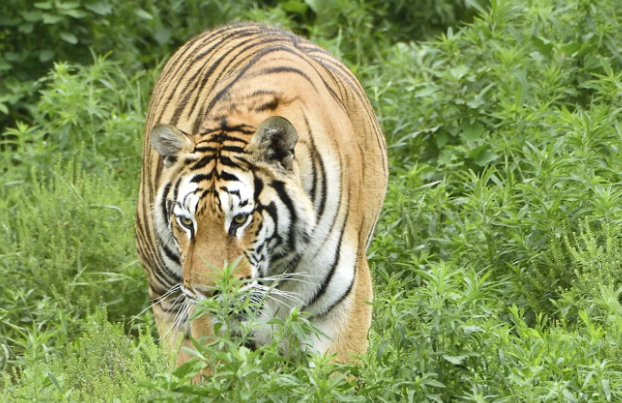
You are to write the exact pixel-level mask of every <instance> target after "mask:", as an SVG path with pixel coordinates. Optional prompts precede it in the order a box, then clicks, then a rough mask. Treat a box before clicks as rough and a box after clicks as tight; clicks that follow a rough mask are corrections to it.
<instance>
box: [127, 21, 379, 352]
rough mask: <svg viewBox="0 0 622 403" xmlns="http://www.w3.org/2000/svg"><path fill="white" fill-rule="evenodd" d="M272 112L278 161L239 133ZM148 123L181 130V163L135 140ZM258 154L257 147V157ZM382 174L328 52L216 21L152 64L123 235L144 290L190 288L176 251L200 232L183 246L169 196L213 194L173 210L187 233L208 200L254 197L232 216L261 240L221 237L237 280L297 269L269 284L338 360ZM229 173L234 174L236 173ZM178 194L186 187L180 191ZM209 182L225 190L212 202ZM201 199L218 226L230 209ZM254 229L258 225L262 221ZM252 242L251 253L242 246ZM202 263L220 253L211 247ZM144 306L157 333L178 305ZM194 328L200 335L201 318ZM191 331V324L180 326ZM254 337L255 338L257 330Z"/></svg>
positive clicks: (366, 110) (355, 315)
mask: <svg viewBox="0 0 622 403" xmlns="http://www.w3.org/2000/svg"><path fill="white" fill-rule="evenodd" d="M275 116H278V117H282V118H284V119H285V120H286V121H287V122H290V123H291V126H293V129H295V131H296V136H295V137H296V140H297V141H295V142H294V144H295V148H293V150H292V157H293V161H292V165H291V169H290V170H287V169H285V170H282V169H281V168H283V166H284V164H285V163H286V162H283V161H285V160H286V158H287V156H283V155H281V154H283V153H285V154H287V150H285V149H281V148H279V144H278V143H275V144H274V145H271V146H270V145H268V146H266V147H268V148H269V147H272V149H270V150H269V153H268V154H266V152H265V151H264V152H263V154H262V153H259V152H258V151H256V148H257V147H260V145H259V144H258V143H257V141H256V139H255V140H253V137H257V136H256V135H255V134H256V132H258V131H259V130H258V128H260V127H261V126H262V123H263V122H266V121H268V120H269V118H271V117H275ZM156 125H164V126H160V127H171V128H172V129H171V130H174V128H177V129H179V131H180V132H181V133H184V135H186V136H187V137H188V138H189V139H190V143H188V144H191V145H190V146H188V147H189V148H188V150H187V152H186V153H185V154H183V159H184V160H183V161H179V160H178V158H182V157H181V154H179V155H177V154H176V155H174V156H169V157H165V156H164V155H163V154H162V152H161V150H160V152H159V151H158V150H156V149H155V148H154V147H155V146H154V144H153V141H154V140H153V139H152V140H151V142H150V141H149V138H150V135H151V136H153V128H154V127H156ZM271 130H272V131H278V128H277V129H275V128H272V129H271ZM283 130H286V129H283ZM167 133H168V132H167ZM163 136H164V137H163V138H164V143H163V144H164V146H161V147H164V148H166V147H165V146H166V144H167V143H166V142H167V141H169V139H168V137H166V136H168V135H163ZM267 141H268V142H269V139H268V140H267ZM161 144H162V143H161ZM266 144H267V143H266ZM249 150H255V151H253V152H250V151H249ZM258 153H259V154H258ZM260 154H261V155H263V156H265V155H270V156H271V157H269V158H272V160H275V161H277V162H279V164H276V165H275V168H274V169H273V170H272V171H274V172H271V168H270V167H271V165H270V164H269V163H266V164H264V165H262V166H263V167H264V168H263V169H258V168H257V167H256V164H255V162H254V161H255V160H254V159H253V158H256V155H260ZM253 156H255V157H253ZM167 158H168V159H167ZM257 158H259V157H257ZM266 158H268V157H265V158H264V157H260V158H259V160H260V161H259V162H258V164H259V165H261V164H263V162H265V161H267V159H266ZM272 160H270V161H272ZM262 161H263V162H262ZM288 166H289V165H288ZM266 167H267V168H266ZM260 171H261V172H260ZM387 173H388V168H387V158H386V146H385V142H384V138H383V136H382V133H381V131H380V129H379V126H378V123H377V120H376V118H375V115H374V112H373V110H372V108H371V105H370V104H369V101H368V100H367V98H366V95H365V93H364V91H363V89H362V88H361V86H360V84H359V83H358V81H357V80H356V78H355V77H354V75H352V73H351V72H350V71H349V70H348V69H347V68H346V67H345V66H344V65H343V64H341V63H340V62H339V61H337V60H336V59H335V58H333V57H332V56H331V55H330V54H329V53H328V52H326V51H325V50H323V49H322V48H320V47H318V46H316V45H314V44H313V43H311V42H309V41H307V40H304V39H302V38H299V37H298V36H295V35H293V34H291V33H289V32H286V31H283V30H280V29H276V28H272V27H268V26H264V25H259V24H241V25H231V26H224V27H221V28H218V29H216V30H213V31H210V32H207V33H204V34H202V35H200V36H198V37H196V38H194V39H193V40H191V41H190V42H188V43H187V44H186V45H185V46H183V47H182V48H181V49H179V50H178V51H177V52H176V53H175V54H174V55H173V56H172V57H171V59H170V60H169V62H168V63H167V64H166V66H165V68H164V69H163V71H162V73H161V75H160V78H159V80H158V82H157V84H156V86H155V88H154V91H153V95H152V100H151V104H150V108H149V114H148V118H147V124H146V128H145V142H144V148H143V169H142V173H141V187H140V196H139V202H138V214H137V222H136V233H137V247H138V252H139V255H140V257H141V261H142V263H143V265H144V267H145V269H146V271H147V274H148V276H149V289H150V295H151V297H152V298H154V299H155V298H158V297H161V296H162V295H164V294H165V293H167V292H169V291H170V290H172V289H174V288H175V287H176V286H177V285H180V287H182V288H184V289H185V288H187V287H190V286H191V285H187V284H186V283H187V282H188V280H187V278H188V277H189V276H191V274H189V273H191V272H192V271H193V270H194V271H196V270H198V269H196V268H189V267H188V266H189V263H188V261H189V258H188V256H189V254H188V253H190V252H188V253H186V252H184V251H189V250H191V249H189V248H192V247H195V246H192V245H193V242H194V244H196V243H197V240H198V239H200V238H196V237H195V238H192V235H191V234H190V235H188V241H189V242H188V245H186V240H185V239H184V237H183V235H179V236H178V235H176V231H177V232H179V233H180V234H181V232H180V230H179V228H177V227H176V225H177V224H175V220H174V218H175V213H174V212H173V211H172V209H174V208H175V206H169V201H171V200H172V201H173V203H181V202H183V203H186V201H187V200H190V199H192V198H193V197H195V196H196V194H197V193H200V194H202V195H204V197H203V198H204V199H205V200H207V199H208V198H209V197H213V199H211V200H212V202H208V201H205V200H201V201H197V202H196V203H197V204H196V206H195V207H196V211H195V212H194V213H193V214H195V217H191V218H185V217H182V218H185V219H186V220H194V221H193V222H194V224H193V225H194V226H195V227H196V231H197V232H196V234H195V235H196V236H199V235H200V232H201V225H202V224H201V222H200V218H198V217H199V216H198V215H197V214H199V211H204V210H205V211H207V210H209V208H207V207H205V208H203V207H198V206H203V205H204V204H205V205H208V204H209V205H210V206H212V205H218V204H221V200H225V203H229V204H231V205H233V204H235V203H234V202H233V200H235V201H236V202H237V203H238V204H237V205H236V206H235V209H237V210H236V211H238V210H240V211H241V210H242V209H243V208H244V206H241V202H242V201H243V200H242V199H244V197H246V196H244V194H245V192H247V193H248V194H249V196H248V197H246V203H247V204H249V203H250V204H252V205H253V206H255V207H254V210H253V212H252V213H248V214H249V217H250V218H249V219H248V221H249V222H250V224H245V225H248V226H249V228H250V225H253V224H255V223H257V222H260V223H259V224H258V228H259V227H261V229H259V230H257V231H256V232H257V233H259V232H261V231H264V232H266V234H265V236H264V238H265V239H259V238H261V236H260V235H257V237H256V238H254V239H249V240H248V241H247V244H248V247H246V246H244V245H247V244H244V243H243V241H242V238H243V237H244V236H250V235H243V234H242V235H237V237H238V238H239V239H238V240H237V241H236V240H234V241H235V242H237V243H236V245H237V248H238V249H236V250H238V251H241V252H242V254H244V256H246V259H247V261H248V266H249V269H248V270H249V273H250V274H249V276H251V275H252V277H253V279H254V278H257V279H262V278H269V277H271V276H274V275H281V274H283V273H297V274H298V275H300V276H304V278H305V279H307V280H309V279H311V280H310V281H304V282H303V281H283V283H282V284H280V285H279V288H280V289H282V290H284V291H285V292H290V293H292V295H296V296H297V297H296V299H297V301H299V302H297V303H296V304H293V303H292V301H291V300H283V301H280V302H281V303H285V304H288V305H302V306H303V309H304V310H305V311H308V312H310V313H311V315H312V318H313V319H314V321H315V324H316V326H318V327H319V328H320V329H321V330H323V331H324V332H325V333H327V334H328V335H329V336H330V337H331V338H332V341H323V342H318V344H317V345H316V346H314V347H315V348H316V349H317V350H319V351H336V352H337V353H338V356H339V358H340V359H343V360H346V359H347V353H348V352H360V351H362V350H364V349H365V348H366V334H367V330H368V329H369V325H370V320H371V308H370V307H369V305H367V304H365V301H370V300H372V298H373V296H372V290H371V279H370V274H369V269H368V266H367V261H366V256H365V251H366V247H367V245H368V244H369V242H370V240H371V236H372V234H373V229H374V226H375V223H376V221H377V219H378V215H379V213H380V209H381V206H382V202H383V199H384V194H385V189H386V184H387ZM245 175H246V176H245ZM282 175H285V176H282ZM243 177H248V181H246V182H245V181H244V180H241V181H240V180H239V179H240V178H243ZM282 177H286V178H287V180H286V181H284V180H282V179H281V178H282ZM238 182H239V183H238ZM251 182H252V185H251ZM244 183H247V186H245V185H244ZM281 183H284V184H286V185H282V184H281ZM247 188H248V189H247ZM294 188H296V189H294ZM298 188H299V189H298ZM210 189H211V190H210ZM223 189H226V190H223ZM233 189H237V190H233ZM258 189H259V190H258ZM184 191H187V192H188V194H186V195H181V193H183V192H184ZM223 192H224V193H228V194H227V196H226V198H225V199H223V196H222V193H223ZM236 192H237V194H236ZM262 192H263V193H262ZM191 193H192V196H189V195H190V194H191ZM251 193H252V196H250V194H251ZM253 197H254V198H253ZM196 198H197V199H198V198H199V197H198V196H197V197H196ZM262 198H263V199H262ZM167 200H168V201H167ZM249 200H250V201H249ZM188 203H190V202H188ZM192 203H194V202H192ZM210 203H211V204H210ZM270 205H274V206H273V208H272V209H270V208H269V206H270ZM307 205H308V207H304V206H307ZM210 208H211V209H212V210H213V211H212V212H211V213H209V214H215V215H214V217H222V220H223V223H225V224H224V225H225V226H227V225H229V227H227V228H228V231H229V236H231V234H230V232H231V231H230V229H231V228H232V226H233V222H232V221H231V220H232V219H231V217H228V214H229V215H230V214H233V213H232V212H229V211H224V210H223V208H222V206H221V207H210ZM297 209H301V210H297ZM305 209H306V210H305ZM190 210H192V208H191V207H189V210H188V211H190ZM225 210H226V208H225ZM183 214H185V213H182V215H183ZM201 214H203V213H201ZM204 214H208V213H204ZM245 214H246V213H245ZM238 215H239V214H238ZM171 217H172V218H173V219H172V220H171ZM206 217H207V215H206ZM210 217H211V216H210ZM236 217H237V216H236ZM210 220H211V221H213V220H215V219H211V218H210ZM303 222H304V223H305V226H304V228H303V226H302V224H301V223H303ZM226 223H229V224H226ZM206 225H207V224H206ZM268 225H271V226H272V227H273V228H272V232H270V231H268V230H266V229H265V228H264V227H265V226H268ZM299 227H300V228H299ZM206 231H207V230H205V231H203V232H206ZM210 231H212V230H210ZM216 237H217V236H216ZM211 239H214V236H212V238H211ZM279 240H280V241H281V242H280V243H279ZM234 241H232V242H234ZM205 242H212V241H205ZM223 242H225V241H223ZM182 244H183V245H182ZM222 245H225V244H222ZM195 248H196V247H195ZM222 248H228V247H227V246H222ZM245 248H246V249H245ZM262 248H263V250H264V252H261V253H259V252H257V251H256V250H255V249H257V250H260V249H262ZM249 251H252V252H249ZM262 253H263V254H262ZM264 255H265V256H264ZM223 256H224V255H223ZM214 259H216V261H218V262H221V260H220V259H222V256H220V255H218V256H216V257H214ZM229 261H231V260H229ZM266 261H268V262H269V263H266ZM220 264H222V262H221V263H220ZM188 284H189V283H188ZM273 305H274V303H273ZM286 311H287V310H283V309H278V306H277V305H274V306H270V303H269V302H266V306H265V308H264V309H263V311H262V315H263V316H264V318H266V319H269V318H270V317H272V316H275V315H277V316H279V315H285V314H287V312H286ZM154 312H155V314H156V319H157V320H158V323H159V328H160V330H161V331H162V326H164V327H166V326H165V325H161V323H172V322H174V321H175V319H176V316H177V315H179V314H180V312H179V303H178V301H175V300H173V299H166V298H165V299H163V300H162V301H161V303H160V304H159V305H157V306H156V307H155V308H154ZM196 326H197V328H200V329H201V330H200V332H203V333H204V334H208V333H209V330H208V329H207V327H209V323H207V322H206V323H203V324H197V325H196ZM197 332H199V330H197ZM197 332H195V329H193V330H192V333H193V335H194V333H197ZM182 333H183V331H182ZM197 334H198V333H197ZM256 336H257V340H258V341H259V342H261V341H262V340H267V339H268V338H269V335H262V334H258V335H256Z"/></svg>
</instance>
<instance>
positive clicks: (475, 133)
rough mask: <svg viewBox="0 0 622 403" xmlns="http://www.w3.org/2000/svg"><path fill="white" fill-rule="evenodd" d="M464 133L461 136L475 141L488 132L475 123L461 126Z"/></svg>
mask: <svg viewBox="0 0 622 403" xmlns="http://www.w3.org/2000/svg"><path fill="white" fill-rule="evenodd" d="M461 129H462V133H460V136H461V137H462V138H464V139H466V140H470V141H475V140H477V139H479V138H480V137H482V134H484V133H485V132H486V128H485V127H484V126H482V125H481V124H479V123H478V122H475V123H463V124H462V126H461Z"/></svg>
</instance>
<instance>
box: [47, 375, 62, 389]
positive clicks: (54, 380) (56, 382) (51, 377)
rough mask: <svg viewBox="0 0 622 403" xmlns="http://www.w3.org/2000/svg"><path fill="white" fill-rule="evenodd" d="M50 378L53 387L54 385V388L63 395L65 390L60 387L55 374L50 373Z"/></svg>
mask: <svg viewBox="0 0 622 403" xmlns="http://www.w3.org/2000/svg"><path fill="white" fill-rule="evenodd" d="M48 378H49V379H50V381H52V385H54V387H55V388H56V390H57V391H59V392H60V393H63V389H62V388H61V387H60V385H59V384H58V380H57V379H56V377H55V376H54V374H53V373H51V372H48Z"/></svg>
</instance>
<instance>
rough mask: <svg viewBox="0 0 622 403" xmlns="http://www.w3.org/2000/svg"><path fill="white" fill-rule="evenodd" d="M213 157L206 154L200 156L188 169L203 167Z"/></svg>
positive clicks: (213, 157) (213, 156)
mask: <svg viewBox="0 0 622 403" xmlns="http://www.w3.org/2000/svg"><path fill="white" fill-rule="evenodd" d="M215 158H216V156H215V155H206V156H205V157H203V158H201V159H200V160H199V161H198V162H197V163H196V164H194V165H193V166H192V167H190V169H192V170H196V169H200V168H203V167H205V166H206V165H207V164H209V163H210V162H211V161H212V160H213V159H215Z"/></svg>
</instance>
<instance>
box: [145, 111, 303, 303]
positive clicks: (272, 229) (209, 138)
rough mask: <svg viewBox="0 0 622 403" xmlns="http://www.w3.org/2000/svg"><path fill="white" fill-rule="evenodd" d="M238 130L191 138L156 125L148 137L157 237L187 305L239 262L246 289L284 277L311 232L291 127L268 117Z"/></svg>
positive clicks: (295, 136)
mask: <svg viewBox="0 0 622 403" xmlns="http://www.w3.org/2000/svg"><path fill="white" fill-rule="evenodd" d="M238 129H239V130H238V132H237V133H236V134H235V135H232V134H231V133H230V132H227V131H226V130H224V129H223V130H213V131H210V132H209V134H204V135H194V136H190V135H187V134H186V133H184V132H182V131H181V130H179V129H177V128H175V127H173V126H170V125H163V124H158V125H156V126H155V127H153V129H152V131H151V145H152V147H153V148H154V149H155V150H156V151H157V152H158V153H159V154H160V155H161V157H162V158H163V163H164V166H165V168H164V169H165V171H166V172H165V175H164V178H165V182H164V185H163V186H162V187H161V188H160V189H159V190H158V191H157V195H156V199H155V205H154V216H155V223H156V227H157V228H156V230H157V233H158V236H159V238H160V241H161V243H162V247H163V249H164V251H165V252H166V253H165V255H168V254H169V253H170V254H171V256H168V258H167V259H166V261H167V263H169V264H167V266H168V267H169V269H170V270H171V271H172V272H174V273H175V274H176V275H177V278H181V279H182V284H181V289H182V291H183V292H184V294H186V296H187V297H188V298H190V299H199V298H204V297H209V295H210V287H211V286H213V284H214V282H215V279H216V276H217V275H218V274H217V270H218V269H220V268H222V267H223V264H224V263H225V262H229V263H231V262H233V261H235V260H236V259H237V258H238V257H240V256H242V257H243V258H242V263H241V264H239V265H238V269H237V270H236V271H235V272H234V275H235V276H238V277H239V278H240V279H242V280H244V281H245V282H246V283H247V284H250V286H253V285H256V284H257V282H259V284H261V280H262V279H265V278H270V277H273V276H275V275H279V274H282V273H283V272H285V271H286V270H287V269H288V267H289V266H290V265H291V264H292V263H293V262H295V261H296V259H297V257H298V256H300V254H301V253H302V252H303V250H304V249H305V248H306V247H307V244H308V242H309V240H310V237H311V234H312V233H313V230H314V227H315V213H314V210H313V206H312V203H311V200H310V199H309V197H308V196H307V195H306V193H305V192H304V190H303V188H302V185H301V181H300V175H299V172H298V170H299V168H298V164H297V162H296V161H295V159H294V148H295V146H296V144H297V143H298V134H297V131H296V130H295V128H294V126H293V125H292V124H291V123H290V122H289V121H288V120H287V119H285V118H283V117H279V116H273V117H269V118H267V119H266V120H265V121H263V123H261V124H260V125H259V126H258V127H257V129H256V130H254V127H253V126H247V125H244V126H243V127H240V126H238ZM240 133H241V134H240Z"/></svg>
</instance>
